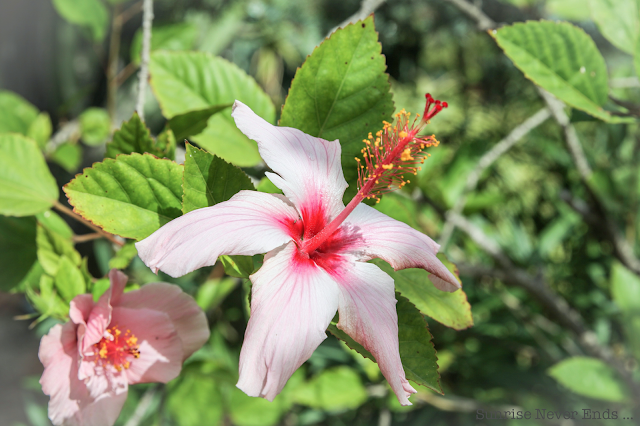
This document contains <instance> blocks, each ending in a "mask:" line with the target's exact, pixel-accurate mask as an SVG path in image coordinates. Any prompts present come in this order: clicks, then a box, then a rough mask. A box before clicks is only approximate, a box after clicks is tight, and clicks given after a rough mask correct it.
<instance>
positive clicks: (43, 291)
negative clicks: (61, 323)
mask: <svg viewBox="0 0 640 426" xmlns="http://www.w3.org/2000/svg"><path fill="white" fill-rule="evenodd" d="M38 288H39V290H40V291H39V292H36V291H35V290H33V289H32V288H30V287H27V289H26V293H27V297H28V298H29V301H30V302H31V303H32V304H33V306H34V308H35V309H36V310H37V311H38V312H40V313H41V314H42V316H41V317H40V319H41V320H42V319H44V318H47V317H50V316H51V317H54V318H58V319H66V317H67V316H68V314H69V304H68V303H65V302H64V301H63V300H62V299H61V298H60V296H58V294H57V293H56V292H55V290H54V282H53V278H51V277H50V276H48V275H42V276H41V277H40V283H39V285H38Z"/></svg>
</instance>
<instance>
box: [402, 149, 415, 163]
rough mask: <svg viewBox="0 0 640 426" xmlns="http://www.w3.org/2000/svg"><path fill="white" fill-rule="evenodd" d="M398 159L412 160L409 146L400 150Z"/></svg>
mask: <svg viewBox="0 0 640 426" xmlns="http://www.w3.org/2000/svg"><path fill="white" fill-rule="evenodd" d="M400 160H402V161H409V160H413V157H412V156H411V148H407V149H405V150H404V151H402V154H401V155H400Z"/></svg>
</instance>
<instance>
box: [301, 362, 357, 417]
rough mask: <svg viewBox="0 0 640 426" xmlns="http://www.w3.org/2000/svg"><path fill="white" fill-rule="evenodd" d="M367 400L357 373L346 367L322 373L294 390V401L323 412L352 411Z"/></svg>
mask: <svg viewBox="0 0 640 426" xmlns="http://www.w3.org/2000/svg"><path fill="white" fill-rule="evenodd" d="M366 400H367V391H366V390H365V388H364V386H363V385H362V380H360V377H359V376H358V373H357V372H356V371H354V370H353V369H351V368H349V367H347V366H341V367H334V368H330V369H327V370H324V371H322V372H321V373H320V374H318V375H317V376H315V377H313V378H312V379H311V380H309V381H307V382H306V383H304V384H301V385H299V386H298V387H297V388H296V392H295V396H294V401H295V402H297V403H298V404H302V405H306V406H308V407H312V408H319V409H322V410H325V411H329V412H331V411H343V410H348V409H354V408H357V407H359V406H360V405H362V403H363V402H365V401H366Z"/></svg>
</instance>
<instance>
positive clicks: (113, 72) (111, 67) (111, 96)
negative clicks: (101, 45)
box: [107, 4, 122, 122]
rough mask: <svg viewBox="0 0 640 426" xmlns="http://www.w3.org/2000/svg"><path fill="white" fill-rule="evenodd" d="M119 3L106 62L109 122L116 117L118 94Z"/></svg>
mask: <svg viewBox="0 0 640 426" xmlns="http://www.w3.org/2000/svg"><path fill="white" fill-rule="evenodd" d="M121 7H122V6H121V5H119V4H118V5H116V6H115V7H114V10H113V18H112V20H111V37H110V38H109V61H108V63H107V111H108V112H109V118H111V122H114V121H115V118H116V96H117V94H118V85H117V83H118V80H117V78H116V77H117V75H118V59H119V58H118V56H119V55H120V34H121V33H122V20H121V19H120V9H121Z"/></svg>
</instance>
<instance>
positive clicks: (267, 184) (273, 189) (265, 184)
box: [256, 176, 282, 194]
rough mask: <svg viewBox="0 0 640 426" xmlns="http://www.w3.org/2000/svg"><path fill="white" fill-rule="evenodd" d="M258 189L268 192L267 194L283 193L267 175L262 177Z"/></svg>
mask: <svg viewBox="0 0 640 426" xmlns="http://www.w3.org/2000/svg"><path fill="white" fill-rule="evenodd" d="M256 191H260V192H266V193H267V194H282V190H281V189H280V188H278V187H277V186H275V185H274V184H273V182H271V181H270V180H269V178H268V177H266V176H265V177H263V178H262V179H260V182H259V183H258V186H257V187H256Z"/></svg>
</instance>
